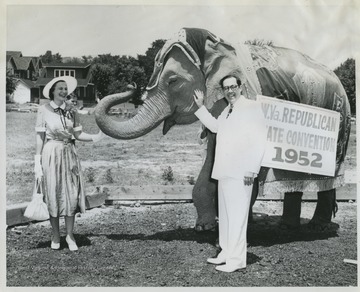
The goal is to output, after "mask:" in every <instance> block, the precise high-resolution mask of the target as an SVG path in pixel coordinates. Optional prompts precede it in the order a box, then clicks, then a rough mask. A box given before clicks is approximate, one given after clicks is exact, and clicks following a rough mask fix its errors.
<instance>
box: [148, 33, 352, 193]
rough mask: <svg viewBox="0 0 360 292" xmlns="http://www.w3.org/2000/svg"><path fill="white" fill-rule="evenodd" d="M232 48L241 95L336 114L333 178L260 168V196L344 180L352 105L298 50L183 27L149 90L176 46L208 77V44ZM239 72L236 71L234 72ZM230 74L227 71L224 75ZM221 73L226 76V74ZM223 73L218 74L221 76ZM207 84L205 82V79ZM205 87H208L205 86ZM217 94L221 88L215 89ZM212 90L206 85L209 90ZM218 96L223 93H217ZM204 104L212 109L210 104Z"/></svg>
mask: <svg viewBox="0 0 360 292" xmlns="http://www.w3.org/2000/svg"><path fill="white" fill-rule="evenodd" d="M208 41H210V42H211V43H213V44H214V45H213V46H212V47H213V48H214V47H216V46H217V45H220V46H221V45H223V46H226V47H231V48H232V51H233V55H234V56H236V62H237V63H238V64H237V67H238V68H240V71H241V72H239V77H240V79H241V80H242V90H243V94H244V95H245V96H247V97H248V98H251V99H255V98H256V94H262V95H265V96H270V97H274V98H279V99H283V100H288V101H292V102H298V103H304V104H308V105H312V106H317V107H321V108H326V109H330V110H334V111H337V112H339V113H340V127H339V135H338V140H337V154H336V170H335V176H334V177H329V176H321V175H314V174H308V173H301V172H294V171H288V170H280V169H273V168H266V167H262V169H261V171H260V173H259V182H260V190H259V195H260V196H261V195H263V196H266V194H270V193H275V192H278V193H284V192H296V191H299V192H302V191H325V190H329V189H333V188H337V187H340V186H342V185H343V184H344V160H345V154H346V149H347V144H348V140H349V134H350V105H349V102H348V99H347V96H346V93H345V90H344V88H343V87H342V85H341V83H340V81H339V79H338V78H337V77H336V75H335V74H334V73H333V72H332V71H331V70H329V69H328V68H326V67H325V66H323V65H320V64H318V63H316V62H315V61H313V60H312V59H311V58H309V57H308V56H306V55H304V54H301V53H299V52H297V51H294V50H290V49H285V48H279V47H274V46H268V45H250V44H247V45H244V44H237V45H231V44H229V43H227V42H225V41H224V40H222V39H220V38H218V37H216V36H215V35H213V34H212V33H210V32H209V31H207V30H204V29H195V28H184V29H181V30H180V31H179V33H178V34H177V35H176V36H175V37H174V38H173V39H171V40H168V41H167V42H166V43H165V45H164V47H163V48H162V50H161V51H160V52H159V53H158V55H157V56H156V59H155V68H154V73H153V75H152V79H151V80H150V82H149V84H148V86H147V89H148V90H149V89H151V88H153V87H155V86H156V85H157V83H158V80H159V76H160V73H161V71H162V69H163V64H164V60H165V58H166V56H167V54H168V52H169V51H170V50H171V48H173V47H174V46H177V47H178V48H180V49H181V50H182V51H183V52H184V54H185V55H186V56H187V57H188V58H189V60H190V61H191V62H192V63H193V64H194V65H195V66H196V67H197V68H198V69H199V70H202V71H203V73H204V76H205V78H206V77H207V71H206V68H204V64H205V63H206V62H208V63H209V61H208V60H206V49H207V42H208ZM238 71H239V70H238V69H237V71H236V72H238ZM230 73H231V74H234V71H229V72H228V73H227V74H230ZM224 76H225V75H224ZM224 76H222V77H224ZM206 82H207V80H206ZM207 86H208V85H207ZM216 90H217V92H219V91H220V88H218V89H216ZM213 92H215V91H214V90H212V89H209V88H207V94H208V95H209V94H211V93H213ZM220 98H222V96H220ZM205 105H206V106H207V107H208V109H209V110H210V109H211V107H212V106H213V103H212V104H211V103H208V104H206V103H205Z"/></svg>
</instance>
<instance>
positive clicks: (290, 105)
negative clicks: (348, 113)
mask: <svg viewBox="0 0 360 292" xmlns="http://www.w3.org/2000/svg"><path fill="white" fill-rule="evenodd" d="M258 98H260V101H261V104H262V109H263V113H264V117H265V120H266V126H267V146H266V151H265V155H264V158H263V163H262V165H263V166H267V167H272V168H279V169H287V170H292V171H299V172H305V173H314V174H320V175H328V176H334V174H335V165H336V145H337V137H338V132H339V123H340V113H338V112H335V111H331V110H327V109H323V108H319V107H314V106H309V105H305V104H299V103H295V102H290V101H284V100H280V99H276V98H272V97H268V96H263V95H259V96H258Z"/></svg>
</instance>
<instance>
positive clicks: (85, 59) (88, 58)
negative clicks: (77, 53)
mask: <svg viewBox="0 0 360 292" xmlns="http://www.w3.org/2000/svg"><path fill="white" fill-rule="evenodd" d="M81 58H82V61H83V63H92V61H93V59H94V58H93V57H92V56H90V55H88V56H81Z"/></svg>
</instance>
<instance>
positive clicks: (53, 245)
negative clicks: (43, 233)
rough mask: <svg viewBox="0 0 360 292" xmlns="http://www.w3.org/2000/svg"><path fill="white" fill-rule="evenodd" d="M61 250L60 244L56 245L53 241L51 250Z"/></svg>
mask: <svg viewBox="0 0 360 292" xmlns="http://www.w3.org/2000/svg"><path fill="white" fill-rule="evenodd" d="M59 248H60V243H55V242H53V241H51V249H59Z"/></svg>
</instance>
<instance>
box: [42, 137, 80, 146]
mask: <svg viewBox="0 0 360 292" xmlns="http://www.w3.org/2000/svg"><path fill="white" fill-rule="evenodd" d="M47 142H55V143H62V144H65V145H67V144H73V145H75V140H74V139H71V138H69V139H63V140H55V139H48V140H47Z"/></svg>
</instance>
